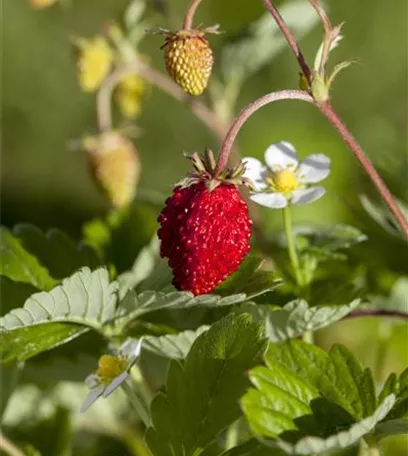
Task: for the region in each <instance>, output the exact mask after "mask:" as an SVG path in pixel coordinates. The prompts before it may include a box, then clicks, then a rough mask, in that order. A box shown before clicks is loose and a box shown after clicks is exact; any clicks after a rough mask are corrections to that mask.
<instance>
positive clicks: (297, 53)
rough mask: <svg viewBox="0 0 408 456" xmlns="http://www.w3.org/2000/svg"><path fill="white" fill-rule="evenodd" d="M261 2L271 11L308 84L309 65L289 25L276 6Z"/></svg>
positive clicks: (265, 1)
mask: <svg viewBox="0 0 408 456" xmlns="http://www.w3.org/2000/svg"><path fill="white" fill-rule="evenodd" d="M262 2H263V4H264V5H265V8H266V9H267V10H268V11H269V12H270V13H271V15H272V16H273V18H274V19H275V22H276V23H277V25H278V27H279V28H280V30H281V32H282V34H283V36H284V37H285V38H286V41H287V42H288V44H289V47H290V48H291V49H292V51H293V53H294V54H295V57H296V59H297V61H298V63H299V65H300V68H301V69H302V72H303V74H304V75H305V77H306V79H307V81H308V82H309V84H310V83H311V82H312V74H311V71H310V68H309V65H308V64H307V63H306V60H305V58H304V56H303V54H302V51H301V50H300V47H299V45H298V44H297V41H296V39H295V37H294V36H293V34H292V32H291V31H290V29H289V27H288V26H287V25H286V23H285V21H284V20H283V17H282V16H281V14H280V13H279V11H278V10H277V8H276V6H275V5H273V4H272V3H271V2H270V1H269V0H262Z"/></svg>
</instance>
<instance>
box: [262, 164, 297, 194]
mask: <svg viewBox="0 0 408 456" xmlns="http://www.w3.org/2000/svg"><path fill="white" fill-rule="evenodd" d="M268 183H269V185H270V186H271V187H272V188H273V189H274V190H276V191H278V192H281V193H286V192H291V191H293V190H295V189H296V188H298V187H299V185H300V184H299V180H298V177H297V175H296V173H295V171H293V170H291V169H288V168H285V169H282V170H281V171H277V172H276V173H273V176H272V177H270V178H268Z"/></svg>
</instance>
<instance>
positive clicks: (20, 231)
mask: <svg viewBox="0 0 408 456" xmlns="http://www.w3.org/2000/svg"><path fill="white" fill-rule="evenodd" d="M13 234H14V235H15V236H16V237H18V238H19V239H20V240H21V242H22V244H23V246H24V248H25V249H27V250H28V251H29V252H30V253H31V254H32V255H34V256H35V257H36V258H37V259H38V261H39V262H40V263H41V264H42V265H43V266H44V267H46V268H47V269H48V271H49V272H50V274H51V275H52V276H53V277H55V278H56V279H63V278H65V277H68V276H69V275H71V274H73V273H74V272H75V271H77V270H78V269H79V268H81V267H84V266H88V267H89V268H91V269H96V268H97V267H99V266H101V261H100V259H99V258H98V256H97V254H96V252H95V251H94V250H93V249H92V248H91V247H90V246H87V245H85V244H82V243H79V244H76V243H75V242H74V241H73V240H72V239H70V238H69V237H68V236H67V235H66V234H65V233H64V232H63V231H61V230H58V229H55V228H52V229H50V230H48V231H47V232H45V233H44V232H43V231H42V230H40V229H39V228H37V227H36V226H33V225H29V224H25V223H24V224H18V225H16V226H15V227H14V228H13Z"/></svg>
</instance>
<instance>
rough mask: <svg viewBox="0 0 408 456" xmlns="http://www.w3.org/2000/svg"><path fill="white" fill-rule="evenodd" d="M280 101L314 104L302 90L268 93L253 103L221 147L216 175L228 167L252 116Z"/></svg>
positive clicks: (232, 127) (244, 111)
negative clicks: (240, 132)
mask: <svg viewBox="0 0 408 456" xmlns="http://www.w3.org/2000/svg"><path fill="white" fill-rule="evenodd" d="M279 100H302V101H307V102H309V103H314V100H313V98H312V97H311V96H310V95H309V94H308V93H307V92H304V91H302V90H281V91H279V92H272V93H268V94H266V95H264V96H263V97H261V98H258V100H256V101H254V102H253V103H251V104H250V105H249V106H247V107H246V108H245V109H243V110H242V111H241V113H240V114H239V116H238V117H237V118H236V119H235V121H234V122H233V124H232V126H231V128H230V129H229V131H228V133H227V135H226V137H225V139H224V141H223V143H222V146H221V150H220V154H219V157H218V162H217V166H216V168H215V172H214V174H215V175H218V174H219V173H220V172H221V171H222V170H223V169H224V168H225V166H226V165H227V162H228V157H229V154H230V152H231V149H232V146H233V145H234V141H235V139H236V137H237V135H238V133H239V130H240V129H241V128H242V126H243V125H244V123H245V122H246V121H247V120H248V119H249V118H250V117H251V116H252V114H254V113H255V112H256V111H258V109H260V108H262V107H263V106H265V105H267V104H269V103H273V102H275V101H279Z"/></svg>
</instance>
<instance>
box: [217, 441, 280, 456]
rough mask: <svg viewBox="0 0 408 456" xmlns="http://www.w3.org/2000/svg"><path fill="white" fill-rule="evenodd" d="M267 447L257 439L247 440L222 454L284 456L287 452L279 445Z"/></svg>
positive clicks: (227, 455)
mask: <svg viewBox="0 0 408 456" xmlns="http://www.w3.org/2000/svg"><path fill="white" fill-rule="evenodd" d="M271 447H272V448H269V447H266V446H265V445H263V444H262V443H261V442H259V441H258V440H256V439H251V440H247V441H246V442H244V443H241V445H238V446H236V447H234V448H231V449H230V450H228V451H225V452H224V453H222V455H221V456H284V455H285V454H286V453H285V452H284V451H283V450H281V449H280V448H279V447H277V446H273V445H272V444H271Z"/></svg>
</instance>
